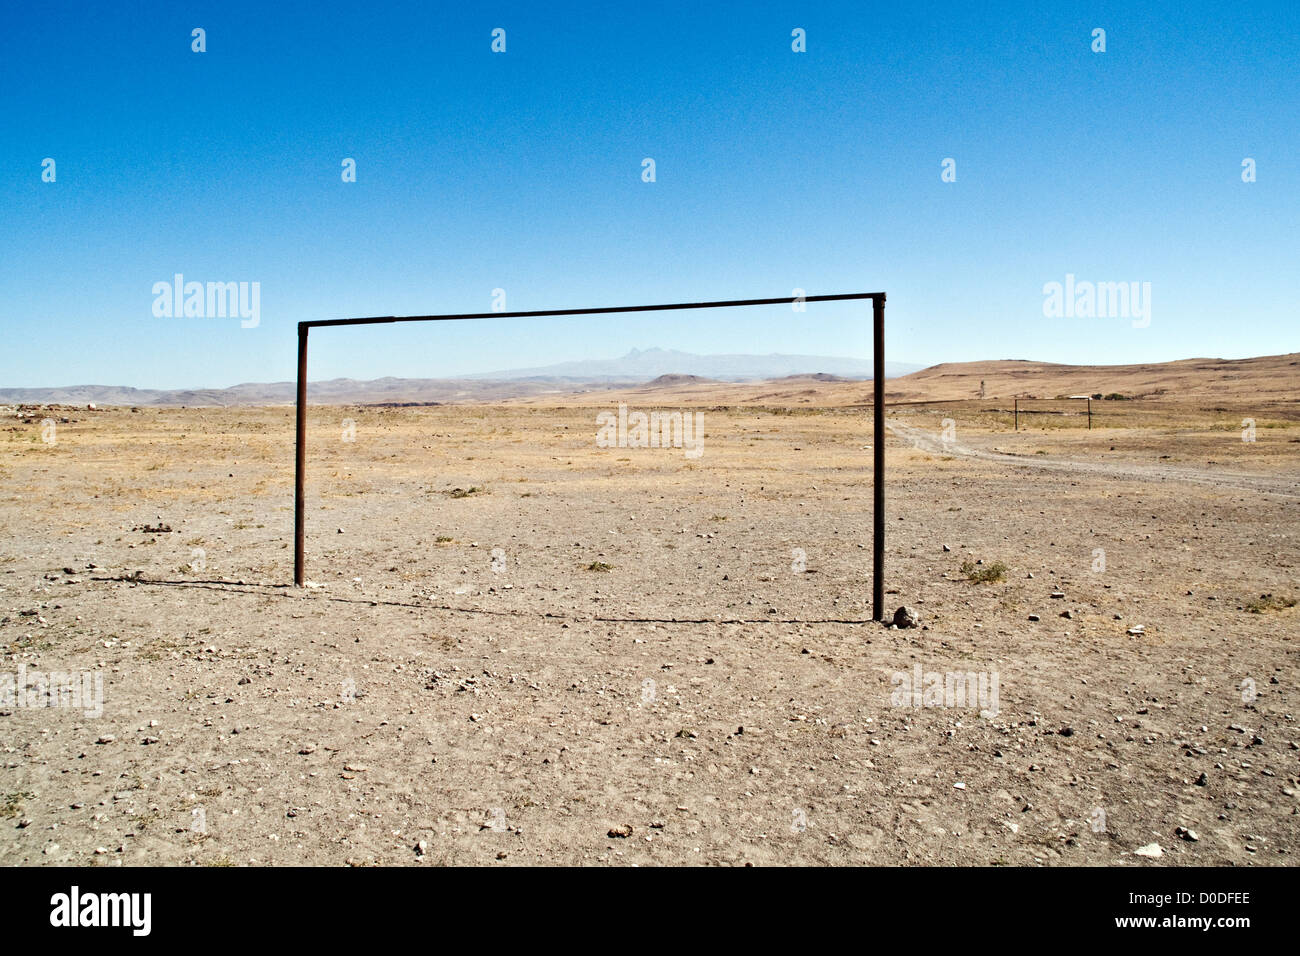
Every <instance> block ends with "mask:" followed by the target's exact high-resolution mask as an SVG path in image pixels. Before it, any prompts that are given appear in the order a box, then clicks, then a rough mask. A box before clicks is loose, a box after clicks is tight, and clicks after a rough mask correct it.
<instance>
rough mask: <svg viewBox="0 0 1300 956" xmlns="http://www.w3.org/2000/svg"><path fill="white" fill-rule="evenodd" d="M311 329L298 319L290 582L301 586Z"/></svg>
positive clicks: (302, 578) (302, 579)
mask: <svg viewBox="0 0 1300 956" xmlns="http://www.w3.org/2000/svg"><path fill="white" fill-rule="evenodd" d="M309 329H310V326H308V325H307V324H306V323H305V322H299V323H298V437H297V442H296V445H297V455H296V462H295V464H294V472H293V583H294V587H302V586H303V583H304V581H305V580H306V577H305V570H304V568H303V537H304V534H305V529H304V527H303V517H304V509H305V507H306V497H305V495H304V494H303V477H304V473H305V471H306V465H307V332H308V330H309Z"/></svg>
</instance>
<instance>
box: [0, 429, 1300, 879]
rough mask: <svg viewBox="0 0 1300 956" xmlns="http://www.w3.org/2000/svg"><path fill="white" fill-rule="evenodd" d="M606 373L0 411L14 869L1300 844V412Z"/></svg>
mask: <svg viewBox="0 0 1300 956" xmlns="http://www.w3.org/2000/svg"><path fill="white" fill-rule="evenodd" d="M598 410H600V409H598V408H596V407H593V408H585V409H584V408H564V409H548V408H542V407H533V406H528V407H523V406H516V407H474V406H461V407H450V406H444V407H432V408H401V409H359V408H355V407H352V408H343V407H339V408H334V407H313V409H312V410H311V415H310V425H311V431H310V442H309V462H310V465H309V470H308V476H309V477H308V483H307V489H308V508H307V516H308V543H307V559H308V577H309V578H310V579H311V582H312V585H313V586H311V587H308V588H304V589H294V588H292V587H290V586H288V585H289V582H290V580H291V575H292V515H293V512H292V506H293V471H292V466H293V444H292V439H293V420H292V415H293V412H292V409H288V408H254V409H228V410H222V409H200V410H196V409H186V410H183V409H153V408H149V409H143V410H140V411H136V412H133V411H131V410H130V409H126V408H115V409H100V410H97V411H88V410H86V409H84V408H82V409H76V410H74V409H68V408H63V409H57V410H53V411H51V410H49V409H38V410H35V412H34V413H29V414H28V415H27V416H26V417H25V418H20V417H16V416H14V415H13V414H12V413H11V414H9V415H8V416H6V417H5V418H4V419H3V422H2V424H3V428H4V430H3V431H0V529H2V530H3V533H2V534H0V648H3V652H4V661H3V664H2V665H0V672H2V673H3V674H8V675H12V676H13V679H14V681H19V678H20V677H21V679H22V681H26V682H29V683H30V682H32V681H33V680H35V682H36V685H37V686H39V684H40V678H39V677H37V678H33V677H32V674H33V673H37V674H48V673H50V672H55V671H57V672H62V673H67V674H76V675H81V674H88V675H98V676H99V677H100V678H101V679H102V688H103V694H102V713H101V714H98V715H96V713H95V711H96V710H98V708H96V707H92V706H90V702H89V701H82V704H83V706H82V707H80V708H77V707H72V706H58V707H41V706H32V705H31V701H30V699H28V700H24V698H23V695H22V694H14V693H12V682H11V693H10V698H11V700H10V703H9V704H8V705H4V706H0V748H2V749H3V755H2V757H3V759H2V760H0V863H4V864H11V865H12V864H23V865H30V864H68V863H72V864H85V865H109V866H111V865H123V864H125V865H130V864H141V863H164V864H200V865H230V864H235V865H245V864H250V863H257V864H330V865H334V864H345V863H350V864H360V865H368V864H410V865H433V864H442V863H456V864H464V863H484V864H493V865H512V864H536V863H547V864H596V863H605V864H615V865H627V864H639V865H655V864H721V865H745V864H754V865H773V864H957V865H964V864H977V865H989V864H1011V865H1035V864H1039V863H1041V864H1061V863H1077V864H1089V865H1124V866H1132V865H1165V864H1193V863H1194V864H1215V865H1287V864H1292V863H1294V862H1296V854H1297V853H1298V852H1300V845H1298V843H1300V839H1298V837H1297V834H1298V833H1300V827H1297V824H1298V823H1300V819H1297V814H1298V813H1300V810H1298V808H1300V801H1298V800H1297V793H1298V792H1300V780H1298V776H1300V727H1297V724H1296V721H1295V710H1296V709H1297V704H1298V702H1297V695H1296V684H1297V678H1298V677H1300V661H1298V659H1297V646H1296V640H1297V636H1298V635H1300V627H1298V626H1297V621H1300V608H1297V607H1296V606H1295V605H1294V600H1295V598H1296V597H1297V596H1300V593H1298V587H1297V573H1296V567H1297V564H1300V521H1298V520H1297V519H1298V518H1300V467H1298V466H1300V424H1297V423H1296V422H1295V421H1294V420H1291V421H1286V420H1275V421H1274V420H1265V418H1264V417H1261V418H1260V420H1259V423H1258V432H1257V436H1256V440H1255V441H1254V442H1243V441H1242V435H1241V429H1240V420H1241V418H1242V417H1244V416H1245V415H1246V414H1247V413H1248V410H1246V411H1243V410H1242V409H1235V408H1234V409H1225V410H1224V411H1223V412H1222V413H1215V414H1213V415H1210V414H1206V415H1201V414H1199V413H1194V412H1180V413H1179V414H1177V415H1171V416H1170V417H1169V418H1168V419H1167V420H1161V421H1148V422H1146V423H1144V424H1141V425H1139V426H1136V427H1125V426H1124V424H1123V422H1118V424H1117V423H1116V420H1114V419H1112V420H1111V421H1110V422H1109V423H1108V424H1107V426H1106V427H1099V428H1095V429H1094V430H1093V431H1091V432H1086V431H1083V430H1081V429H1079V428H1077V427H1074V428H1069V427H1039V428H1034V429H1030V430H1027V431H1022V432H1013V431H1010V430H1009V429H1008V428H1007V427H1006V426H1005V425H1004V424H1002V423H1001V422H1000V420H999V419H998V418H997V417H996V416H992V417H990V416H985V415H982V414H981V413H979V410H978V407H977V406H976V405H973V404H972V405H970V406H967V407H958V408H957V410H956V411H953V410H952V409H950V408H949V409H924V408H922V409H917V408H912V409H899V410H895V411H894V412H892V413H891V416H890V418H891V423H892V424H893V425H894V429H893V431H892V432H891V436H890V438H889V441H888V479H887V493H888V507H887V516H888V521H887V525H888V535H887V567H886V571H887V578H886V586H887V589H888V595H887V601H888V611H889V613H890V614H892V612H893V611H894V609H895V608H896V607H898V606H899V605H904V604H906V605H908V606H909V607H912V608H914V609H915V610H916V612H917V613H918V614H919V617H920V626H919V627H915V628H905V629H896V628H888V627H885V626H882V625H881V624H878V623H872V622H870V620H869V619H870V616H871V607H870V572H871V521H872V515H871V490H872V489H871V473H870V458H871V454H870V450H869V448H870V444H871V441H872V439H871V435H870V415H869V412H865V411H862V410H834V409H830V410H799V411H798V412H797V413H790V412H788V411H784V410H781V409H773V410H763V409H757V408H748V409H746V408H739V409H731V410H727V409H718V408H705V409H703V411H702V414H703V418H704V435H705V437H704V442H703V448H702V454H700V455H699V457H696V458H692V457H689V456H687V455H686V454H685V453H684V451H683V449H680V448H623V447H612V448H602V447H598V446H597V443H596V440H595V436H596V414H597V411H598ZM46 418H52V419H53V420H54V423H55V424H54V426H53V428H54V430H53V432H52V433H50V434H45V433H43V429H44V431H45V432H48V430H49V426H48V425H45V426H43V425H42V422H43V421H44V419H46ZM945 418H949V419H951V421H952V424H951V426H945V424H944V421H943V420H944V419H945ZM62 419H66V421H63V420H62ZM349 423H351V424H349ZM1057 424H1059V423H1057ZM945 427H948V429H949V430H948V437H947V438H945V437H944V429H945ZM46 438H51V439H53V440H52V441H46V440H45V439H46ZM1166 456H1167V457H1166ZM1102 466H1104V467H1102ZM976 562H983V563H982V564H980V563H976ZM999 562H1000V563H1001V564H1002V565H1005V570H1004V571H1003V572H1002V574H1001V576H1000V578H999V574H998V571H999V568H998V563H999ZM964 564H965V568H964V569H963V565H964ZM981 576H984V577H990V578H993V580H988V581H982V582H981V581H976V580H971V579H970V578H972V577H981ZM1054 593H1057V594H1060V595H1061V596H1059V597H1057V596H1053V595H1054ZM1067 612H1068V615H1069V616H1068V617H1065V616H1062V615H1063V614H1066V613H1067ZM1031 616H1033V617H1037V618H1038V619H1037V620H1033V619H1031ZM917 667H919V668H920V670H921V673H922V675H923V680H922V683H923V685H925V686H926V688H927V690H928V689H929V688H930V687H931V686H932V682H931V681H930V679H929V677H928V675H930V674H938V675H940V681H942V675H945V674H949V673H961V674H968V673H971V674H975V675H982V676H983V677H984V678H985V679H986V683H985V687H986V688H992V686H993V685H992V683H991V682H992V681H993V679H994V678H996V695H992V696H990V697H989V698H986V699H985V700H982V701H978V702H976V701H972V700H969V699H961V698H956V697H953V696H951V695H949V696H948V697H944V695H943V694H940V695H938V698H936V699H931V698H930V697H929V695H928V694H927V695H925V697H924V698H922V697H919V696H917V697H914V696H912V695H911V694H910V693H902V690H903V689H904V688H905V687H907V686H908V685H906V684H905V683H904V678H906V679H907V680H908V681H910V680H911V678H912V675H913V674H915V673H916V670H915V669H916V668H917ZM19 682H21V681H19ZM2 689H3V687H2V686H0V690H2ZM28 696H29V698H30V697H31V696H35V697H36V700H37V703H39V702H40V701H41V699H42V698H40V696H39V695H28ZM46 702H48V700H46ZM64 703H66V701H65V702H64ZM918 704H919V706H918ZM990 705H991V706H990ZM1187 831H1190V832H1187ZM1153 845H1154V847H1155V848H1157V849H1152V846H1153ZM1140 848H1141V849H1142V850H1143V853H1142V854H1141V855H1138V854H1135V851H1136V850H1139V849H1140ZM1157 851H1158V853H1159V855H1158V856H1156V855H1154V854H1156V853H1157Z"/></svg>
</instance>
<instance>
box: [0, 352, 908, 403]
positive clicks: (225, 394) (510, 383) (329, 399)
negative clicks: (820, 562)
mask: <svg viewBox="0 0 1300 956" xmlns="http://www.w3.org/2000/svg"><path fill="white" fill-rule="evenodd" d="M922 367H923V366H920V365H911V364H906V363H901V362H887V363H886V364H885V377H886V378H894V377H896V376H899V375H906V374H908V373H909V372H914V371H916V370H918V369H920V368H922ZM819 373H820V374H822V375H827V376H835V377H837V378H843V379H854V380H867V379H870V378H871V377H872V374H871V373H872V368H871V362H870V361H867V360H865V359H852V358H837V357H832V356H825V355H780V354H772V355H696V354H693V353H691V352H679V351H674V350H671V349H658V348H652V349H644V350H643V349H633V350H632V351H630V352H628V353H627V354H626V355H624V356H622V357H620V358H614V359H585V360H582V361H575V362H560V363H558V364H555V365H543V366H538V367H536V368H522V369H507V370H502V371H497V372H480V373H476V374H471V375H462V376H457V377H453V378H391V377H388V378H379V379H373V380H371V381H357V380H356V379H350V378H336V379H329V380H327V381H321V382H316V381H313V382H310V383H309V385H308V392H307V394H308V398H309V400H310V401H311V402H313V403H322V404H357V403H381V402H393V403H402V402H468V401H493V400H498V399H507V398H523V397H527V396H533V395H543V394H546V393H548V392H557V393H559V392H563V393H574V392H581V391H584V390H586V389H589V388H591V389H597V388H598V389H608V388H614V387H629V386H633V385H640V384H643V383H645V382H648V381H650V380H652V379H655V378H658V377H659V376H661V375H690V376H698V377H699V378H702V379H712V380H715V381H720V382H750V381H763V380H767V379H778V378H785V377H787V376H792V375H812V374H819ZM294 388H295V386H294V383H293V382H264V383H258V382H251V383H244V384H241V385H232V386H230V387H229V388H183V389H148V388H131V387H129V386H124V385H68V386H63V387H58V388H0V402H6V403H28V404H70V405H71V404H85V403H88V402H94V403H96V404H101V405H275V404H283V403H286V402H292V401H293V400H294Z"/></svg>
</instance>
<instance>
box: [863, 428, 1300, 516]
mask: <svg viewBox="0 0 1300 956" xmlns="http://www.w3.org/2000/svg"><path fill="white" fill-rule="evenodd" d="M885 427H887V428H888V429H889V430H890V431H891V432H893V433H894V434H896V435H898V436H899V437H900V438H902V439H904V440H905V441H908V442H910V443H911V444H912V446H913V447H915V448H919V449H920V450H921V451H925V452H929V453H930V454H933V455H960V456H962V457H963V458H974V459H977V460H979V461H985V462H989V463H991V464H998V465H1006V466H1007V467H1010V468H1039V469H1043V470H1046V471H1061V472H1070V473H1073V474H1078V475H1084V476H1089V475H1095V476H1100V477H1107V478H1128V479H1135V480H1137V481H1161V482H1163V481H1172V482H1189V483H1192V484H1198V485H1213V486H1215V487H1218V488H1236V489H1239V490H1241V491H1250V492H1254V493H1257V494H1265V495H1281V496H1282V497H1284V498H1292V499H1297V500H1300V475H1297V474H1295V473H1292V474H1289V475H1252V474H1244V473H1242V472H1241V471H1239V470H1236V469H1225V468H1215V469H1211V468H1185V467H1174V466H1171V465H1139V464H1133V463H1123V462H1120V463H1114V462H1103V461H1081V460H1078V459H1062V458H1040V457H1035V456H1030V455H1024V454H1009V453H1007V452H1001V451H991V450H988V449H987V448H982V447H977V446H975V445H971V444H966V443H965V442H961V441H957V440H955V439H953V440H950V441H945V440H944V439H943V437H942V435H941V434H936V433H934V432H930V431H926V430H925V429H923V428H918V427H917V426H915V425H909V424H907V423H906V422H901V421H898V420H890V421H887V422H886V423H885ZM971 440H972V441H976V442H979V441H982V442H984V443H985V444H987V443H988V442H991V441H994V440H996V438H995V436H991V435H988V436H980V437H977V438H975V439H971Z"/></svg>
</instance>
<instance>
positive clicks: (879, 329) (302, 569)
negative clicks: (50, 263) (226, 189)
mask: <svg viewBox="0 0 1300 956" xmlns="http://www.w3.org/2000/svg"><path fill="white" fill-rule="evenodd" d="M850 299H870V300H871V315H872V337H873V344H874V348H873V355H872V358H873V362H874V369H873V378H872V387H873V396H874V397H873V411H874V419H875V420H874V423H873V426H872V442H871V445H872V450H873V452H874V469H873V470H874V482H873V485H874V487H873V489H872V490H873V493H874V498H873V503H872V518H873V527H872V534H871V545H872V547H871V619H872V620H873V621H879V620H882V619H883V617H884V613H885V605H884V573H885V567H884V566H885V293H883V292H850V293H844V294H841V295H804V296H789V297H787V298H779V299H729V300H727V301H723V302H676V303H671V304H667V305H618V306H604V307H600V308H591V309H541V310H537V311H531V312H468V313H461V314H458V315H387V316H375V317H371V318H357V319H319V320H316V321H308V322H299V323H298V393H297V435H296V438H295V443H294V444H295V448H294V451H295V464H294V485H293V583H294V586H295V587H302V586H303V584H304V583H305V582H306V562H305V559H304V548H305V543H306V505H307V502H306V493H305V482H306V470H307V336H308V333H310V331H311V330H312V329H314V328H329V327H333V326H340V325H390V324H392V323H395V322H459V321H466V320H472V319H536V318H543V317H545V316H559V315H613V314H618V313H629V312H676V311H680V310H683V309H732V308H741V307H744V306H753V305H783V304H790V303H793V302H843V301H845V300H850Z"/></svg>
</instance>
